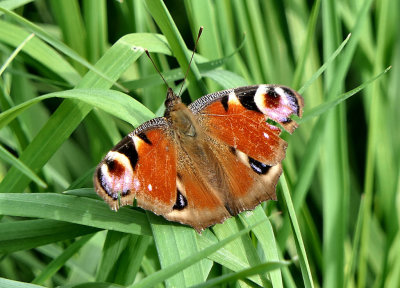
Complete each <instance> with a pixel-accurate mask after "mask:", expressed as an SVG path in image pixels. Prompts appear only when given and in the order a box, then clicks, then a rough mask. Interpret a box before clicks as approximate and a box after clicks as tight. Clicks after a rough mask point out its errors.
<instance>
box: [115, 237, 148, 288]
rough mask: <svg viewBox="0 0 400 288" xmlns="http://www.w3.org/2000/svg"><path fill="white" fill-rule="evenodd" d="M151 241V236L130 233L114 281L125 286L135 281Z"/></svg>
mask: <svg viewBox="0 0 400 288" xmlns="http://www.w3.org/2000/svg"><path fill="white" fill-rule="evenodd" d="M151 241H152V239H151V237H150V236H139V235H130V237H129V242H128V244H127V247H126V249H125V251H124V252H123V253H122V255H121V257H120V259H119V261H118V268H117V271H116V272H115V275H114V280H113V283H116V284H120V285H124V286H127V285H132V284H133V283H134V281H135V279H136V275H137V273H138V272H139V269H140V268H141V266H142V262H143V259H144V256H145V254H146V251H147V248H148V246H149V244H150V242H151Z"/></svg>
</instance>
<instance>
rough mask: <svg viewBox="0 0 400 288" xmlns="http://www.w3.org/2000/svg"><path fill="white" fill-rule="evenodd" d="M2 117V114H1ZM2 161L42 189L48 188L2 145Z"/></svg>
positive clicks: (0, 153) (0, 156) (0, 155)
mask: <svg viewBox="0 0 400 288" xmlns="http://www.w3.org/2000/svg"><path fill="white" fill-rule="evenodd" d="M0 116H1V114H0ZM0 159H2V160H3V161H5V162H7V163H8V164H10V165H12V166H13V167H15V168H16V169H18V170H19V171H20V172H21V173H23V174H24V175H26V176H27V177H28V178H29V179H31V180H32V181H34V182H35V183H36V184H38V185H39V186H40V187H42V188H46V187H47V184H46V183H45V182H44V181H43V180H42V179H40V178H39V176H37V175H36V174H35V172H33V171H32V170H31V169H30V168H29V167H28V166H26V165H25V164H24V163H23V162H22V161H20V160H18V158H15V156H14V155H12V154H11V153H10V152H8V151H7V150H6V149H4V147H3V146H1V145H0Z"/></svg>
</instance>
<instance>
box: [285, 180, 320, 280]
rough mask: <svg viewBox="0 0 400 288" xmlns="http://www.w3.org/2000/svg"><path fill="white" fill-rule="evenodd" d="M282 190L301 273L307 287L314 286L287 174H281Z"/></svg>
mask: <svg viewBox="0 0 400 288" xmlns="http://www.w3.org/2000/svg"><path fill="white" fill-rule="evenodd" d="M280 183H281V184H282V192H283V197H284V199H285V202H286V205H287V209H288V212H289V219H290V224H291V226H292V229H293V232H294V235H295V237H294V240H295V243H296V248H297V253H298V254H299V260H300V267H301V273H302V274H303V281H304V286H305V287H314V282H313V279H312V275H311V270H310V265H309V263H308V257H307V253H306V251H305V248H304V243H303V237H302V236H301V232H300V227H299V223H298V221H297V217H296V212H295V210H294V207H293V203H292V199H291V196H290V193H289V187H288V186H287V182H286V179H285V175H284V174H282V175H281V181H280Z"/></svg>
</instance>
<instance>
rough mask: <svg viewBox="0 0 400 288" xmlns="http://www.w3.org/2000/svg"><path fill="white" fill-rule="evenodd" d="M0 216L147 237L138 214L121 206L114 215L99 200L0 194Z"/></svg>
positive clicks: (149, 233) (141, 216) (43, 195)
mask: <svg viewBox="0 0 400 288" xmlns="http://www.w3.org/2000/svg"><path fill="white" fill-rule="evenodd" d="M93 193H94V192H93ZM0 215H10V216H19V217H31V218H43V219H52V220H59V221H65V222H70V223H75V224H81V225H86V226H90V227H95V228H101V229H109V230H115V231H120V232H124V233H132V234H137V235H151V231H150V228H149V225H148V221H147V219H146V217H145V215H144V214H143V213H142V212H139V211H136V210H133V209H129V208H124V207H123V208H121V209H120V210H119V211H118V213H114V212H113V211H112V210H111V209H110V208H109V207H108V205H107V204H105V203H104V201H102V200H98V199H89V198H84V197H77V196H72V195H63V194H57V193H0Z"/></svg>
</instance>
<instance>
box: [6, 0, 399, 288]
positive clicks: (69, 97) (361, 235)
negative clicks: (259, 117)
mask: <svg viewBox="0 0 400 288" xmlns="http://www.w3.org/2000/svg"><path fill="white" fill-rule="evenodd" d="M398 11H400V1H399V0H394V1H390V0H379V1H378V0H375V1H373V0H356V1H351V0H340V1H336V0H323V1H320V0H316V1H305V0H299V1H293V0H288V1H278V0H272V1H256V0H254V1H242V0H225V1H223V0H218V1H211V0H187V1H165V3H164V2H163V1H162V0H137V1H134V0H131V1H111V0H110V1H105V0H82V1H77V0H69V1H58V0H49V1H43V0H38V1H29V0H3V1H0V109H1V110H0V111H1V114H0V159H1V160H0V161H1V162H0V181H1V182H0V287H56V286H60V287H71V288H72V287H190V286H194V287H321V286H323V287H400V276H399V275H400V257H399V256H398V255H400V233H399V229H398V226H399V220H400V214H399V211H400V196H399V194H400V169H399V168H400V167H399V163H400V161H399V159H400V153H399V152H400V149H399V148H400V132H399V128H398V123H400V113H398V111H397V110H398V108H397V107H399V106H400V97H399V92H400V81H399V79H400V32H399V31H400V30H399V29H398ZM200 26H204V31H203V35H202V36H201V38H200V41H199V44H198V47H197V51H196V52H197V53H196V55H195V57H194V62H192V64H191V66H190V70H189V73H188V76H187V79H186V81H185V86H184V88H185V89H184V90H185V92H184V93H183V99H184V101H186V102H188V103H189V102H190V101H191V100H194V99H196V98H198V97H200V96H201V95H204V94H205V93H211V92H215V91H218V90H221V89H226V88H232V87H238V86H244V85H250V84H260V83H276V84H283V85H287V86H291V87H292V88H294V89H297V90H299V91H300V93H302V95H303V97H304V99H305V109H304V117H303V118H302V119H296V120H298V122H299V123H300V126H299V128H298V129H297V130H296V132H295V133H294V134H293V135H288V133H283V135H282V136H283V137H284V138H285V140H287V141H288V142H289V147H288V149H287V156H286V159H285V160H284V161H283V167H284V174H283V175H282V177H281V179H280V182H279V185H278V187H277V195H278V201H277V202H274V201H269V202H267V203H263V204H262V205H260V206H258V207H257V208H256V209H255V210H254V211H252V212H244V213H242V214H240V215H239V216H238V217H235V218H231V219H228V220H227V221H225V223H223V224H218V225H215V226H214V227H212V228H210V229H207V230H205V231H204V232H203V233H202V234H201V235H200V234H198V233H196V232H195V231H194V230H193V229H192V228H190V227H186V226H184V225H180V224H177V223H171V222H168V221H166V220H165V219H163V218H162V217H159V216H156V215H154V214H153V213H151V212H148V211H144V210H141V209H138V208H132V207H123V208H122V209H120V210H119V211H118V212H117V213H115V212H113V211H111V210H110V209H109V208H108V206H107V205H106V204H105V203H104V202H103V201H102V200H101V199H99V197H98V196H97V195H96V194H95V192H94V190H93V184H92V175H93V172H94V167H95V166H96V165H97V163H98V162H99V161H100V160H101V158H102V157H103V156H104V155H105V153H106V152H107V151H108V150H109V149H110V148H111V147H112V146H113V145H115V144H116V143H117V142H118V141H119V140H120V139H121V138H122V137H123V136H124V135H126V134H127V133H129V132H130V131H131V130H133V129H134V127H136V126H137V125H139V124H140V123H143V122H144V121H146V120H149V119H151V118H152V117H154V116H155V115H162V113H163V109H164V108H163V101H164V99H165V94H166V86H165V85H164V84H163V82H162V80H161V77H160V76H159V75H157V73H156V71H155V69H154V67H153V66H152V64H151V62H150V60H149V59H148V58H147V57H146V55H145V54H144V49H147V50H149V51H150V52H151V54H152V57H153V59H154V60H155V62H156V63H157V66H158V67H159V69H160V70H161V71H162V74H163V75H164V78H165V79H166V81H167V82H168V84H169V85H170V86H171V87H172V88H174V89H175V90H178V89H179V88H180V86H181V85H180V81H181V80H182V79H183V77H184V76H183V75H184V74H185V72H186V70H187V67H188V63H189V60H190V56H191V50H193V43H194V40H195V37H196V35H197V31H198V29H199V27H200ZM389 66H393V67H392V69H387V68H388V67H389ZM175 81H177V82H175ZM177 84H179V85H177ZM186 88H187V89H186ZM163 168H164V167H160V169H163ZM160 173H161V172H160Z"/></svg>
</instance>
